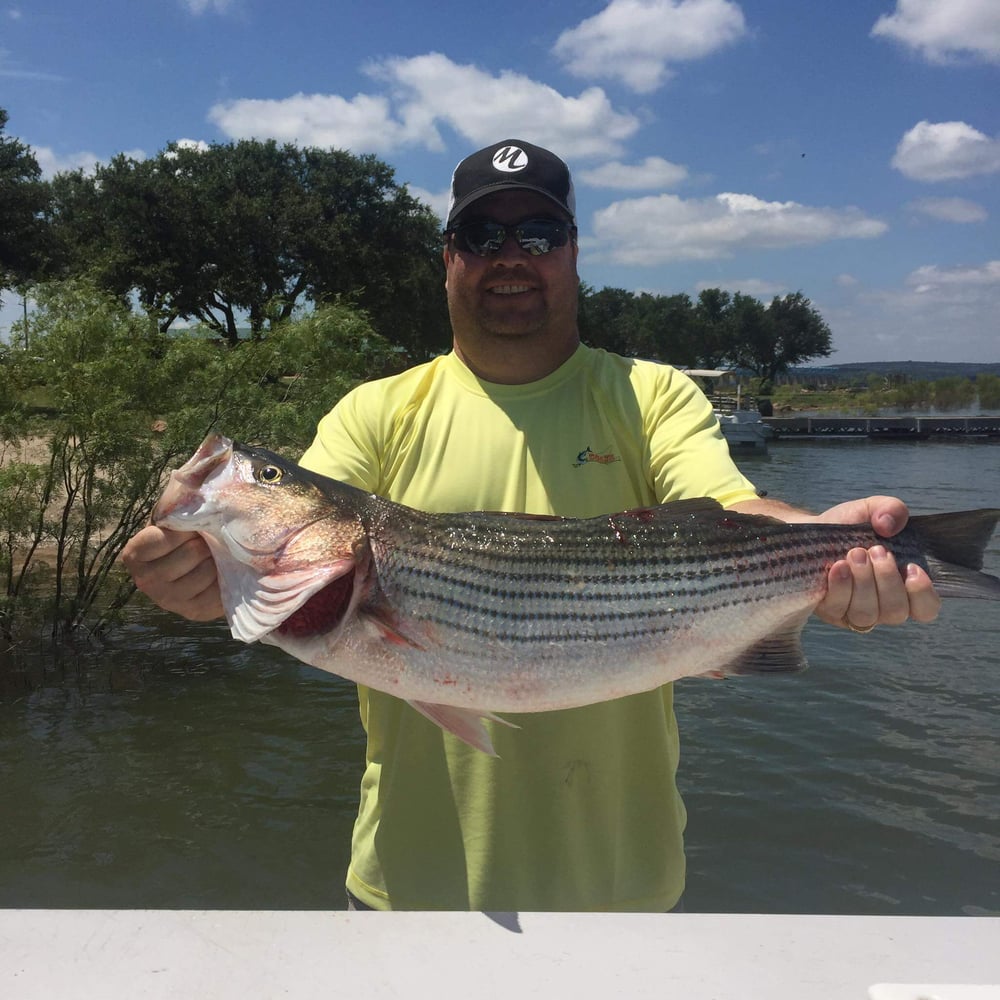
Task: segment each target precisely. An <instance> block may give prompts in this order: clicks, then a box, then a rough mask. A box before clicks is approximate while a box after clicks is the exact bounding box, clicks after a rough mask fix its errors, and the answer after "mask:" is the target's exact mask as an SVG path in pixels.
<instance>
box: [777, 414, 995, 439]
mask: <svg viewBox="0 0 1000 1000" xmlns="http://www.w3.org/2000/svg"><path fill="white" fill-rule="evenodd" d="M762 423H764V424H765V425H766V426H768V427H770V428H771V430H772V431H773V437H772V439H771V440H772V441H781V440H782V439H784V440H798V439H800V438H855V439H858V440H862V439H866V440H873V441H926V440H928V439H930V438H957V439H963V438H968V439H972V438H1000V417H992V416H990V417H986V416H983V417H827V416H818V417H763V418H762Z"/></svg>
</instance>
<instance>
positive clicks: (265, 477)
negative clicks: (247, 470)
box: [257, 465, 284, 486]
mask: <svg viewBox="0 0 1000 1000" xmlns="http://www.w3.org/2000/svg"><path fill="white" fill-rule="evenodd" d="M283 476H284V472H282V470H281V469H279V468H278V467H277V466H276V465H264V466H261V468H260V470H259V471H258V473H257V480H258V481H259V482H261V483H267V484H268V485H269V486H270V485H273V484H274V483H280V482H281V479H282V477H283Z"/></svg>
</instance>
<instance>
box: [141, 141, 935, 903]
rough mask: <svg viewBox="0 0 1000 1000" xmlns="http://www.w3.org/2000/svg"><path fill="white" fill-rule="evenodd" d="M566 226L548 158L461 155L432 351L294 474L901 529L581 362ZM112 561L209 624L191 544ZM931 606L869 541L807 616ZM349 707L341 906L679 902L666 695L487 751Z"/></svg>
mask: <svg viewBox="0 0 1000 1000" xmlns="http://www.w3.org/2000/svg"><path fill="white" fill-rule="evenodd" d="M574 216H575V203H574V196H573V187H572V182H571V179H570V175H569V171H568V169H567V168H566V165H565V164H564V163H563V162H562V161H561V160H560V159H558V158H557V157H556V156H554V155H553V154H552V153H550V152H549V151H547V150H545V149H541V148H539V147H536V146H533V145H531V144H529V143H527V142H523V141H521V140H508V141H505V142H501V143H497V144H495V145H493V146H490V147H487V148H486V149H483V150H480V151H478V152H477V153H474V154H472V155H471V156H470V157H468V158H467V159H465V160H463V161H462V163H460V164H459V166H458V167H457V168H456V171H455V174H454V176H453V179H452V200H451V205H450V208H449V212H448V220H447V227H446V245H445V249H444V261H445V266H446V272H447V278H446V288H447V294H448V305H449V310H450V315H451V322H452V328H453V334H454V350H453V352H452V353H451V354H449V355H447V356H445V357H441V358H437V359H435V360H434V361H431V362H429V363H428V364H425V365H420V366H418V367H416V368H413V369H411V370H409V371H407V372H404V373H402V374H401V375H398V376H394V377H392V378H389V379H383V380H380V381H377V382H373V383H368V384H366V385H363V386H360V387H358V388H357V389H356V390H354V391H353V392H352V393H350V394H349V395H348V396H347V397H345V398H344V399H343V400H342V401H341V402H340V403H339V404H338V405H337V406H336V407H335V408H334V410H333V411H332V412H331V413H330V414H328V415H327V416H326V417H325V418H324V419H323V420H322V421H321V423H320V425H319V428H318V432H317V436H316V439H315V441H314V442H313V444H312V446H311V447H310V448H309V449H308V451H307V452H306V454H305V456H304V457H303V459H302V463H303V465H305V466H307V467H308V468H311V469H314V470H315V471H317V472H321V473H323V474H325V475H328V476H332V477H334V478H337V479H341V480H345V481H347V482H350V483H353V484H354V485H356V486H359V487H361V488H363V489H366V490H370V491H372V492H376V493H379V494H382V495H384V496H387V497H389V498H390V499H392V500H396V501H399V502H402V503H406V504H409V505H410V506H413V507H417V508H423V509H426V510H432V511H458V510H507V511H520V512H525V513H535V514H559V515H564V516H572V517H586V516H593V515H598V514H601V513H608V512H611V511H616V510H622V509H627V508H630V507H635V506H639V505H644V504H651V503H657V502H663V501H669V500H675V499H680V498H683V497H692V496H712V497H714V498H715V499H717V500H719V502H720V503H722V504H723V505H724V506H726V507H729V508H732V509H734V510H739V511H746V512H751V513H764V514H770V515H772V516H775V517H779V518H782V519H784V520H789V521H810V520H818V521H828V522H837V521H871V523H872V525H873V526H874V528H875V529H876V531H878V532H879V533H880V534H882V535H884V536H888V535H891V534H893V533H895V532H896V531H898V530H900V529H901V528H902V527H903V526H904V524H905V523H906V519H907V511H906V507H905V506H904V504H903V503H902V502H901V501H899V500H896V499H893V498H888V497H869V498H867V499H864V500H858V501H854V502H850V503H846V504H841V505H839V506H837V507H833V508H831V509H830V510H828V511H826V512H825V513H824V514H822V515H819V516H814V515H810V514H808V513H806V512H804V511H797V510H794V509H792V508H791V507H788V506H787V505H785V504H782V503H780V502H777V501H772V500H766V501H765V500H762V499H760V498H759V497H758V496H757V494H756V492H755V490H754V488H753V486H752V484H751V483H750V482H748V481H747V480H746V479H745V478H744V477H743V476H742V475H741V474H740V472H739V471H738V470H737V468H736V467H735V465H734V464H733V462H732V460H731V459H730V457H729V452H728V448H727V446H726V443H725V441H724V439H723V438H722V436H721V433H720V432H719V429H718V425H717V422H716V421H715V418H714V415H713V414H712V410H711V407H710V405H709V404H708V402H707V400H706V399H705V398H704V396H703V395H702V394H701V393H700V392H699V391H698V389H697V388H696V387H695V386H694V385H693V383H692V382H691V381H690V380H689V379H687V378H686V377H685V376H683V375H681V374H679V373H678V372H676V371H675V370H674V369H672V368H670V367H669V366H665V365H656V364H652V363H645V362H635V361H632V360H628V359H624V358H619V357H616V356H614V355H610V354H607V353H605V352H603V351H594V350H590V349H588V348H585V347H583V346H581V344H580V339H579V333H578V330H577V323H576V305H577V284H578V278H577V272H576V260H577V244H576V229H575V225H574ZM124 559H125V563H126V565H127V566H128V567H129V569H130V571H131V572H132V573H133V575H134V577H135V580H136V583H137V584H138V585H139V587H140V588H141V589H142V590H144V591H145V592H146V593H147V594H148V595H149V596H150V597H152V598H153V599H154V600H155V601H157V603H159V604H160V605H162V606H163V607H165V608H167V609H169V610H173V611H177V612H179V613H181V614H184V615H187V616H188V617H190V618H196V619H207V618H213V617H217V616H218V615H220V614H221V610H222V609H221V604H220V601H219V594H218V588H217V584H216V578H215V569H214V564H213V563H212V561H211V559H210V558H209V556H208V552H207V549H206V547H205V545H204V543H203V542H202V541H201V540H200V538H198V536H190V535H185V534H181V533H176V532H170V531H164V530H161V529H158V528H154V527H149V528H146V529H144V530H143V531H142V532H140V533H139V534H138V535H136V537H135V538H134V539H133V540H132V542H130V544H129V546H128V547H127V549H126V552H125V555H124ZM939 603H940V602H939V600H938V598H937V595H936V594H935V593H934V590H933V587H932V585H931V582H930V580H929V579H928V577H927V576H926V574H924V573H923V572H922V571H921V570H919V569H917V568H915V567H912V568H910V570H909V571H908V573H907V576H906V578H905V580H904V579H903V578H902V577H901V576H900V574H899V573H898V571H897V569H896V566H895V563H894V561H893V558H892V556H891V555H890V554H888V553H887V552H886V551H885V549H884V548H882V547H879V546H876V547H875V548H873V549H871V550H870V551H867V552H866V551H865V550H863V549H856V550H852V551H851V552H849V553H845V557H844V559H842V560H841V561H839V562H838V563H836V564H835V565H834V566H833V567H832V568H831V570H830V574H829V588H828V593H827V596H826V597H825V598H824V600H823V602H822V604H821V605H820V607H819V608H818V609H817V614H818V615H819V617H820V618H822V619H823V620H824V621H827V622H830V623H834V624H839V625H841V626H843V627H849V628H853V629H854V630H855V631H868V630H869V629H870V628H872V627H874V626H875V625H876V624H879V623H886V624H889V623H899V622H902V621H905V620H906V619H907V618H911V617H912V618H915V619H917V620H921V621H929V620H931V619H932V618H934V617H935V615H936V614H937V611H938V608H939ZM705 666H706V670H708V669H710V668H711V667H712V666H714V664H711V663H706V664H705ZM359 696H360V705H361V716H362V721H363V723H364V726H365V729H366V732H367V734H368V750H367V755H366V757H367V761H366V768H365V773H364V777H363V780H362V785H361V807H360V812H359V815H358V819H357V823H356V824H355V829H354V837H353V843H352V859H351V865H350V868H349V871H348V875H347V888H348V891H349V893H350V895H351V897H352V899H353V901H354V905H356V906H359V907H372V908H380V909H390V908H398V909H404V908H406V909H480V910H518V909H526V910H532V909H534V910H546V909H548V910H552V909H564V910H588V909H590V910H669V909H671V908H673V907H674V906H675V905H676V904H677V903H678V901H679V899H680V897H681V894H682V892H683V889H684V855H683V844H682V833H683V828H684V822H685V813H684V807H683V804H682V802H681V800H680V797H679V795H678V792H677V788H676V785H675V781H674V777H675V771H676V767H677V760H678V753H679V751H678V738H677V730H676V723H675V720H674V713H673V700H672V699H673V691H672V686H671V685H667V686H665V687H663V688H661V689H658V690H656V691H652V692H649V693H646V694H641V695H634V696H632V697H629V698H622V699H618V700H616V701H612V702H606V703H602V704H599V705H592V706H587V707H585V708H580V709H573V710H569V711H563V712H551V713H539V714H534V715H523V716H519V717H517V718H515V719H512V720H511V721H514V722H516V723H517V725H518V726H519V727H520V728H519V729H507V728H505V727H502V726H494V727H493V730H492V737H493V740H494V744H495V746H496V749H497V752H498V754H499V758H498V759H494V758H492V757H489V756H487V755H485V754H482V753H479V752H477V751H475V750H473V749H471V748H469V747H468V746H466V745H465V744H463V743H461V742H459V741H458V740H456V739H455V738H453V737H452V736H450V735H448V734H445V733H443V732H442V731H441V730H439V729H438V728H437V727H436V726H434V725H433V724H431V723H430V722H428V721H427V720H426V719H424V718H422V717H421V716H420V715H419V714H418V713H417V712H416V711H414V710H413V709H412V708H410V707H409V706H408V705H406V704H405V703H403V702H401V701H399V700H397V699H394V698H392V697H390V696H388V695H386V694H383V693H381V692H378V691H372V690H368V689H365V688H361V689H359ZM484 707H485V708H489V706H484Z"/></svg>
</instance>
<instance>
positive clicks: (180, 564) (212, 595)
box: [121, 525, 224, 622]
mask: <svg viewBox="0 0 1000 1000" xmlns="http://www.w3.org/2000/svg"><path fill="white" fill-rule="evenodd" d="M121 559H122V562H123V563H124V565H125V568H126V569H127V570H128V571H129V573H130V574H131V576H132V579H133V580H134V581H135V585H136V586H137V587H138V588H139V589H140V590H141V591H142V592H143V593H144V594H145V595H146V596H147V597H148V598H149V599H150V600H152V601H153V602H154V603H155V604H158V605H159V606H160V607H161V608H163V609H164V610H165V611H172V612H174V613H175V614H178V615H183V616H184V617H185V618H190V619H191V620H192V621H201V622H207V621H211V620H213V619H215V618H220V617H222V615H223V614H224V610H223V607H222V596H221V594H220V593H219V579H218V576H217V574H216V571H215V562H214V560H213V559H212V555H211V553H210V552H209V549H208V545H207V544H206V543H205V540H204V539H203V538H202V537H201V535H199V534H196V533H195V532H189V531H170V530H169V529H165V528H158V527H156V526H155V525H149V526H148V527H145V528H143V529H142V530H141V531H139V532H137V533H136V534H135V535H134V536H133V537H132V538H130V539H129V541H128V542H127V543H126V545H125V548H124V549H123V550H122V556H121Z"/></svg>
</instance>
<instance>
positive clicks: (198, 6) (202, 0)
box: [182, 0, 233, 14]
mask: <svg viewBox="0 0 1000 1000" xmlns="http://www.w3.org/2000/svg"><path fill="white" fill-rule="evenodd" d="M182 4H183V6H185V7H187V9H188V10H189V11H191V13H192V14H204V13H205V11H207V10H210V11H212V12H213V13H215V14H225V13H226V11H228V10H229V9H230V8H231V7H232V6H233V3H232V0H182Z"/></svg>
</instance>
